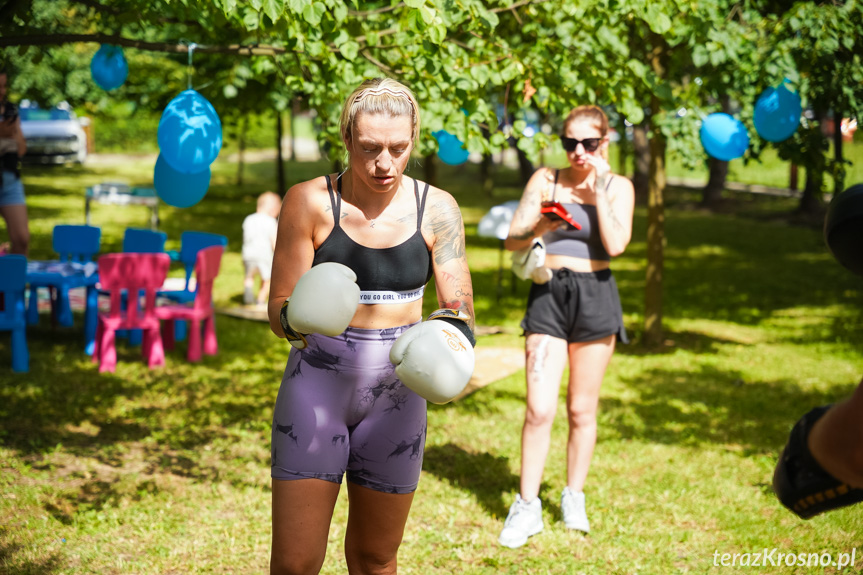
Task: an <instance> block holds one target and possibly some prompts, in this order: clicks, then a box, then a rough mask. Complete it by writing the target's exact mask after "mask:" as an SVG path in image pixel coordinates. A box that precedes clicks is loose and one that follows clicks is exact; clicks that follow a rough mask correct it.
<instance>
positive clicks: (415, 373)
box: [390, 310, 476, 404]
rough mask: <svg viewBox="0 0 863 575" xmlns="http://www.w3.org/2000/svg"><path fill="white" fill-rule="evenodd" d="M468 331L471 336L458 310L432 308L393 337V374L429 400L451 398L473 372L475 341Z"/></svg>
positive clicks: (462, 387)
mask: <svg viewBox="0 0 863 575" xmlns="http://www.w3.org/2000/svg"><path fill="white" fill-rule="evenodd" d="M460 315H461V316H464V314H460ZM465 317H466V316H465ZM435 318H437V319H435ZM441 319H445V320H451V321H440V320H441ZM452 320H455V321H452ZM456 322H461V323H462V324H463V325H459V324H457V323H456ZM469 335H470V337H471V338H472V336H473V334H472V333H471V331H470V327H468V326H467V323H466V321H465V320H464V319H463V318H462V317H460V316H459V314H458V312H455V311H453V310H438V311H436V312H434V313H433V314H431V315H430V316H429V320H428V321H424V322H422V323H420V324H417V325H415V326H413V327H412V328H410V329H409V330H407V331H406V332H404V333H403V334H401V335H400V336H399V337H398V339H396V341H395V343H394V344H393V347H392V349H390V361H391V362H392V363H393V365H395V366H396V375H397V376H398V377H399V379H401V381H402V383H404V384H405V385H406V386H408V387H409V388H410V389H412V390H413V391H415V392H416V393H417V395H419V396H420V397H424V398H425V399H427V400H428V401H430V402H432V403H438V404H440V403H447V402H448V401H452V399H454V398H455V397H456V396H458V394H460V393H461V392H462V391H463V390H464V388H465V386H466V385H467V383H468V382H469V381H470V378H471V376H472V375H473V368H474V363H475V361H476V360H475V356H474V352H473V345H472V344H473V343H475V342H474V341H471V339H470V338H469Z"/></svg>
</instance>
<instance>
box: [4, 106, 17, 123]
mask: <svg viewBox="0 0 863 575" xmlns="http://www.w3.org/2000/svg"><path fill="white" fill-rule="evenodd" d="M17 117H18V106H16V105H15V104H13V103H12V102H6V103H5V104H4V105H3V121H4V122H14V121H15V118H17Z"/></svg>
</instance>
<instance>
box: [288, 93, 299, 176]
mask: <svg viewBox="0 0 863 575" xmlns="http://www.w3.org/2000/svg"><path fill="white" fill-rule="evenodd" d="M299 115H300V99H299V98H294V99H293V101H292V102H291V126H290V129H291V134H290V137H291V161H292V162H296V161H297V134H296V125H297V124H296V122H297V116H299Z"/></svg>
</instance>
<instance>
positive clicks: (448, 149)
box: [432, 130, 470, 166]
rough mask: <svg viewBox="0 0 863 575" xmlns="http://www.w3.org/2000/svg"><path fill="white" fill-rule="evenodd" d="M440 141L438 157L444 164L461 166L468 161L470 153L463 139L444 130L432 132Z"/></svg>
mask: <svg viewBox="0 0 863 575" xmlns="http://www.w3.org/2000/svg"><path fill="white" fill-rule="evenodd" d="M432 135H433V136H434V137H435V139H436V140H437V143H438V150H437V157H438V158H440V160H441V162H443V163H444V164H449V165H450V166H460V165H461V164H463V163H465V162H466V161H467V158H468V156H469V155H470V153H469V152H468V151H467V150H465V148H464V144H462V142H461V140H459V139H458V138H456V137H455V136H454V135H452V134H450V133H449V132H447V131H444V130H438V131H437V132H435V133H434V134H432Z"/></svg>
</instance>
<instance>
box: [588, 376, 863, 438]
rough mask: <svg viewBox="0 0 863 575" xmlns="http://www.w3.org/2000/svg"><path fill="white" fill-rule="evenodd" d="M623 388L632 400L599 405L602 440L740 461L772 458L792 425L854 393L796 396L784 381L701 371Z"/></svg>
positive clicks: (797, 390) (801, 392) (796, 389)
mask: <svg viewBox="0 0 863 575" xmlns="http://www.w3.org/2000/svg"><path fill="white" fill-rule="evenodd" d="M639 379H640V381H639V382H629V384H630V387H629V388H630V389H631V390H632V391H633V392H634V393H635V394H636V395H637V397H636V398H634V399H629V400H627V401H625V402H624V401H621V400H620V399H618V398H613V397H603V398H602V399H601V400H600V424H599V426H600V430H602V431H601V436H603V439H634V440H643V441H648V442H652V443H665V444H673V445H684V446H694V447H695V446H699V445H705V444H718V445H724V446H729V447H730V448H732V449H739V450H740V451H741V452H742V454H744V455H750V454H765V453H768V454H775V453H776V452H777V449H778V448H780V447H781V446H782V445H784V443H785V441H786V439H787V437H788V432H789V431H790V429H791V427H792V425H793V424H794V422H795V421H797V419H799V418H800V416H802V415H803V414H804V413H806V412H807V411H808V410H809V409H810V408H812V407H814V406H816V405H823V404H826V403H830V402H831V401H835V400H836V399H837V398H838V397H843V396H844V395H846V394H850V392H851V390H852V389H853V388H854V385H855V384H853V383H849V384H848V386H847V388H845V387H844V386H837V387H834V388H833V389H831V390H828V391H812V390H805V389H802V388H801V387H800V386H799V385H798V383H797V382H795V381H792V380H776V381H744V380H743V378H742V376H741V374H740V373H737V372H734V371H721V370H716V369H713V368H711V367H708V366H702V367H700V368H699V369H698V370H696V371H691V370H651V371H647V372H645V374H644V375H643V376H640V378H639Z"/></svg>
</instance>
